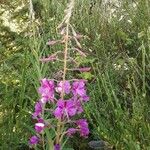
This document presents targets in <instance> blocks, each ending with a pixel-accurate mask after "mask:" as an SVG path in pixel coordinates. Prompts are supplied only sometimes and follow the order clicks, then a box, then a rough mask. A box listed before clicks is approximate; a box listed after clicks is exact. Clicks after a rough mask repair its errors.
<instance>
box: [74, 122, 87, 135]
mask: <svg viewBox="0 0 150 150" xmlns="http://www.w3.org/2000/svg"><path fill="white" fill-rule="evenodd" d="M76 124H77V125H78V127H79V129H80V131H79V132H80V135H81V136H83V137H87V136H88V135H89V128H88V123H87V121H86V119H79V120H77V121H76Z"/></svg>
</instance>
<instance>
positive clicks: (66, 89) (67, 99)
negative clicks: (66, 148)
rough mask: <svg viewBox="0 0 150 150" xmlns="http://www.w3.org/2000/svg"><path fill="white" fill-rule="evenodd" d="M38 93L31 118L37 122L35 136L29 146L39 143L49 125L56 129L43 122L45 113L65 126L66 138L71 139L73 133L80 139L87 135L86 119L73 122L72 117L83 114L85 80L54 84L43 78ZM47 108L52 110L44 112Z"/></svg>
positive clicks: (73, 118)
mask: <svg viewBox="0 0 150 150" xmlns="http://www.w3.org/2000/svg"><path fill="white" fill-rule="evenodd" d="M38 93H39V94H40V100H39V101H38V102H37V103H36V104H35V109H34V113H33V114H32V117H33V118H34V119H36V120H37V123H35V131H36V133H37V135H34V136H32V137H31V139H30V144H33V145H34V144H37V143H38V142H39V141H40V134H41V133H44V130H45V128H48V127H49V126H51V125H52V126H53V127H54V128H55V127H56V125H55V124H52V123H53V122H49V121H48V120H45V118H44V115H45V114H46V113H50V115H51V116H53V118H55V120H61V121H62V122H63V123H64V124H65V125H66V128H67V129H66V131H65V135H66V136H69V137H72V136H73V135H74V134H75V133H79V134H80V136H82V137H87V136H88V135H89V129H88V123H87V121H86V119H79V120H75V118H76V117H74V116H76V115H77V114H81V113H82V112H83V104H84V103H86V102H87V101H88V100H89V97H88V96H87V94H86V81H85V80H82V79H81V80H74V81H67V80H66V81H64V82H63V81H60V82H58V83H56V82H55V81H54V80H49V79H46V78H44V79H42V80H41V86H40V88H39V89H38ZM62 94H63V96H62ZM47 106H52V109H49V110H48V111H45V110H46V109H47ZM53 120H54V119H53ZM55 122H56V121H54V123H55ZM56 147H57V146H56Z"/></svg>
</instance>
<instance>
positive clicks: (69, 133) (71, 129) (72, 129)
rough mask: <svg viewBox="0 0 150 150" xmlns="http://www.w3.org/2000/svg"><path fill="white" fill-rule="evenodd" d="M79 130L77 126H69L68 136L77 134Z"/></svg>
mask: <svg viewBox="0 0 150 150" xmlns="http://www.w3.org/2000/svg"><path fill="white" fill-rule="evenodd" d="M77 131H78V130H77V129H75V128H69V129H68V130H67V136H69V137H71V136H72V135H73V134H75V133H76V132H77Z"/></svg>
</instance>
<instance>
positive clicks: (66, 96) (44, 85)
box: [29, 0, 90, 150]
mask: <svg viewBox="0 0 150 150" xmlns="http://www.w3.org/2000/svg"><path fill="white" fill-rule="evenodd" d="M73 8H74V0H70V2H69V3H68V6H67V9H66V10H65V17H64V19H63V21H62V23H61V24H60V25H59V26H58V29H59V30H60V34H61V36H62V39H61V40H53V41H48V42H47V44H48V45H50V46H52V45H55V44H57V43H59V44H63V45H64V51H63V52H62V53H63V55H64V59H63V76H62V80H60V81H58V80H55V79H46V78H44V79H41V81H40V82H41V86H40V87H39V89H38V93H39V94H40V100H39V101H38V102H36V104H35V109H34V113H33V114H32V118H33V119H36V120H37V121H36V123H35V127H34V128H35V131H36V132H35V133H36V135H33V136H32V137H31V138H30V140H29V143H30V145H31V146H32V147H34V148H36V147H37V145H38V144H39V145H42V147H43V149H47V147H48V149H49V150H53V149H54V150H60V149H62V148H63V145H64V143H63V142H64V139H65V138H67V137H72V136H73V135H74V134H76V133H78V134H80V136H81V137H85V138H86V137H88V135H89V129H88V123H87V120H86V119H84V118H82V119H76V118H78V117H77V115H79V114H81V113H83V111H84V110H83V105H84V104H85V103H86V102H87V101H89V97H88V95H87V93H86V80H84V79H72V80H66V73H67V71H69V70H73V71H74V70H79V71H81V72H84V71H89V70H90V68H78V67H75V68H72V69H69V68H67V62H68V61H69V60H70V58H71V57H70V56H69V54H70V52H69V51H70V50H72V51H73V52H74V53H75V52H77V53H79V55H82V56H83V57H86V54H85V53H84V52H82V51H81V45H80V43H79V41H78V39H80V38H82V37H83V36H81V35H79V34H76V32H75V30H74V29H73V27H72V26H71V24H70V18H71V15H72V10H73ZM72 41H75V43H76V48H75V47H73V48H72V47H71V45H72V44H71V43H72ZM59 53H60V51H59V52H56V53H54V54H52V55H50V56H49V57H48V58H41V59H40V61H42V62H49V61H56V60H58V59H59V58H58V54H59ZM71 60H72V59H71Z"/></svg>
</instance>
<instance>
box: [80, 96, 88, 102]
mask: <svg viewBox="0 0 150 150" xmlns="http://www.w3.org/2000/svg"><path fill="white" fill-rule="evenodd" d="M89 99H90V98H89V96H87V95H84V96H82V97H80V98H79V101H81V102H87V101H89Z"/></svg>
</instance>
